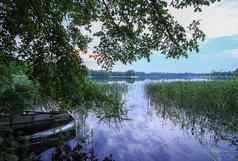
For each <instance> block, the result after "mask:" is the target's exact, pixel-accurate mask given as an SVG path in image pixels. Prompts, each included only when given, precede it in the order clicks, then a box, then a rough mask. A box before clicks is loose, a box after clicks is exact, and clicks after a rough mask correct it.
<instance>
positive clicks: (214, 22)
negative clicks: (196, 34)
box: [170, 0, 238, 38]
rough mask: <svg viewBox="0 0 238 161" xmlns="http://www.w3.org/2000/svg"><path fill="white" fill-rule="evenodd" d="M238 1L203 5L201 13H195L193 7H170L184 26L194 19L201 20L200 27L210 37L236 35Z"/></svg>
mask: <svg viewBox="0 0 238 161" xmlns="http://www.w3.org/2000/svg"><path fill="white" fill-rule="evenodd" d="M237 7H238V1H237V0H236V1H233V0H231V1H226V0H224V1H222V2H217V3H215V4H212V5H210V6H208V7H203V11H202V12H200V13H194V12H193V8H185V9H182V10H177V9H174V8H170V12H171V14H172V15H173V16H174V17H175V18H176V20H178V22H179V23H181V24H182V25H184V26H188V24H189V23H191V22H192V20H194V19H195V20H201V26H200V28H201V29H202V30H203V31H204V32H205V33H206V35H207V37H208V38H211V37H220V36H229V35H235V34H237V33H238V19H237V17H238V9H237Z"/></svg>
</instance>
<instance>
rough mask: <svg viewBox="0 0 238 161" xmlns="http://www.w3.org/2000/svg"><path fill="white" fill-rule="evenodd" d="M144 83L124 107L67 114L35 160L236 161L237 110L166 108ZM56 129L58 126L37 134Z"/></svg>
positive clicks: (124, 95)
mask: <svg viewBox="0 0 238 161" xmlns="http://www.w3.org/2000/svg"><path fill="white" fill-rule="evenodd" d="M146 83H148V82H147V81H140V82H135V83H133V84H129V85H128V86H127V88H126V90H125V89H122V90H121V91H123V92H121V95H119V96H120V99H122V100H123V104H122V105H123V106H120V108H119V106H115V107H114V108H112V107H110V106H108V105H107V104H105V106H100V107H99V106H96V105H95V106H91V107H90V108H85V107H78V108H75V109H70V110H68V111H67V112H68V113H69V114H70V115H71V116H72V117H73V118H74V121H73V122H70V123H68V124H66V125H64V126H62V127H61V128H60V129H61V130H62V129H63V130H62V131H61V132H60V133H57V134H55V135H53V136H52V135H51V136H50V137H47V138H46V139H45V140H46V141H45V142H44V141H43V142H42V139H41V141H40V142H39V143H38V144H37V145H34V146H33V147H34V148H31V149H37V150H35V151H36V152H37V155H36V157H37V158H38V159H39V160H41V161H50V160H59V157H61V158H65V160H67V159H66V157H65V156H68V157H69V158H70V159H71V160H77V159H78V160H80V159H81V160H90V159H91V160H100V161H103V160H104V161H110V160H117V161H185V160H189V161H201V160H202V161H211V160H218V161H219V160H222V161H236V160H238V145H237V142H238V133H237V128H234V117H236V118H237V115H236V114H237V113H236V112H235V111H234V110H233V111H229V110H228V111H226V112H225V113H224V111H219V110H217V109H209V110H205V109H204V108H203V109H197V108H187V107H186V106H182V107H181V106H166V105H164V104H163V103H161V101H160V100H159V99H157V98H155V97H153V96H152V95H149V93H146V92H145V88H144V86H145V84H146ZM118 91H120V88H119V87H116V88H114V90H113V93H116V92H118ZM231 116H233V121H232V125H233V126H230V124H231ZM236 121H237V120H236ZM236 123H238V122H236ZM236 125H237V124H236ZM235 127H237V126H235ZM52 131H59V128H58V129H53V130H52V129H51V131H44V133H40V134H39V133H38V135H35V136H37V137H38V138H39V136H40V135H41V136H42V135H46V134H47V133H51V132H52ZM33 136H34V135H33ZM31 147H32V145H31ZM39 147H43V148H39ZM66 154H67V155H66ZM79 158H80V159H79ZM0 160H1V159H0Z"/></svg>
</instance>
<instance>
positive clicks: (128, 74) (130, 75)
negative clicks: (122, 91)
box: [125, 70, 136, 77]
mask: <svg viewBox="0 0 238 161" xmlns="http://www.w3.org/2000/svg"><path fill="white" fill-rule="evenodd" d="M125 75H126V76H128V77H133V76H135V75H136V73H135V71H134V70H128V71H126V73H125Z"/></svg>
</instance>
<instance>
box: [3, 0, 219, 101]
mask: <svg viewBox="0 0 238 161" xmlns="http://www.w3.org/2000/svg"><path fill="white" fill-rule="evenodd" d="M216 1H219V0H131V1H126V0H60V1H58V0H37V1H34V0H3V1H1V2H0V59H1V62H0V63H1V66H2V67H1V69H2V73H3V74H2V73H1V75H5V76H4V77H3V79H4V81H5V82H10V81H7V80H6V78H9V79H10V76H9V72H6V71H8V70H7V69H6V66H7V65H9V62H11V61H17V62H18V61H24V63H25V66H26V68H27V70H26V74H27V75H28V77H29V79H31V80H33V81H36V82H39V84H40V91H41V92H42V93H44V94H45V95H47V96H50V97H53V98H54V99H60V98H67V100H73V99H74V98H75V96H78V93H80V92H81V93H82V91H84V90H85V89H87V88H86V87H85V86H86V85H87V84H88V83H87V79H86V75H87V70H86V67H85V66H84V65H83V62H82V60H81V58H80V56H81V55H80V54H83V53H87V49H88V44H89V43H90V41H91V40H92V39H96V40H98V41H99V43H98V44H96V43H95V44H94V45H95V46H94V47H93V52H94V53H95V59H96V60H97V61H98V63H99V64H101V65H102V66H103V67H105V68H110V67H112V66H113V64H114V63H115V62H117V61H121V62H122V63H125V64H126V63H131V62H133V61H136V60H138V59H141V58H147V59H148V60H149V57H150V55H151V54H152V51H153V50H159V51H161V53H162V54H164V55H166V56H167V57H172V58H179V57H180V56H187V51H192V50H195V51H197V50H198V42H199V41H200V40H203V39H204V36H205V35H204V33H203V32H202V31H201V30H200V29H199V28H198V26H199V21H193V22H191V24H190V25H189V26H188V27H184V26H182V25H180V24H179V23H178V22H177V21H176V20H175V19H174V17H173V16H172V15H171V14H170V13H169V10H168V7H174V8H176V9H183V8H185V7H193V8H194V11H195V12H197V11H201V8H202V6H204V5H206V6H208V5H210V4H211V3H214V2H216ZM93 24H97V27H98V28H99V31H98V32H94V30H93V29H92V26H93ZM85 33H90V34H85ZM3 66H5V67H3ZM7 68H8V67H7ZM10 73H11V72H10ZM7 75H8V76H7ZM85 97H86V96H85ZM61 101H62V100H61Z"/></svg>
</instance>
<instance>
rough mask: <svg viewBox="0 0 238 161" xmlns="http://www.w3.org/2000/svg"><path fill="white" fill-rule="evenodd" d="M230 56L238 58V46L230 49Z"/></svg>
mask: <svg viewBox="0 0 238 161" xmlns="http://www.w3.org/2000/svg"><path fill="white" fill-rule="evenodd" d="M231 57H232V58H236V59H238V48H237V49H233V50H231Z"/></svg>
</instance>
